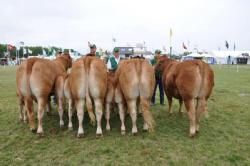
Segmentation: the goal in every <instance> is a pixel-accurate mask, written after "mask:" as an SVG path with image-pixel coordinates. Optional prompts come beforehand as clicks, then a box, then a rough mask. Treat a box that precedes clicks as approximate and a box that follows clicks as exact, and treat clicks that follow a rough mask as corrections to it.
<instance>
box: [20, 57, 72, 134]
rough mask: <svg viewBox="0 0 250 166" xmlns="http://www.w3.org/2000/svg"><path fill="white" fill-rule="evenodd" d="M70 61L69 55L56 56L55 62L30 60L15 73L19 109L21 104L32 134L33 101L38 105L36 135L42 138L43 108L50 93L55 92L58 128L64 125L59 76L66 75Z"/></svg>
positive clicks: (39, 59)
mask: <svg viewBox="0 0 250 166" xmlns="http://www.w3.org/2000/svg"><path fill="white" fill-rule="evenodd" d="M71 64H72V59H71V57H70V55H69V54H63V55H61V56H58V57H57V58H56V59H55V60H52V61H51V60H47V59H41V58H30V59H28V60H26V61H25V62H24V63H22V64H21V65H20V66H19V67H18V68H17V71H16V83H17V94H18V98H19V107H20V110H22V107H23V104H24V105H25V109H26V111H27V112H28V118H29V125H30V129H31V131H32V132H35V131H36V128H35V122H34V113H33V100H35V101H36V102H37V103H38V114H37V116H38V128H37V134H39V135H40V136H43V127H42V118H43V114H44V108H45V106H46V104H47V103H48V98H49V96H50V94H51V92H53V91H54V92H55V93H56V95H57V99H58V106H59V109H58V112H59V116H60V126H63V125H64V122H63V119H62V116H63V106H62V105H63V103H62V102H63V80H62V79H60V76H61V75H64V74H66V71H67V69H68V68H70V67H71Z"/></svg>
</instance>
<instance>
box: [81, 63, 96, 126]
mask: <svg viewBox="0 0 250 166" xmlns="http://www.w3.org/2000/svg"><path fill="white" fill-rule="evenodd" d="M83 63H84V69H85V75H86V79H85V80H86V82H85V85H86V108H87V111H88V114H89V118H90V123H91V124H92V125H95V121H96V119H95V114H94V111H93V105H92V101H91V98H90V94H89V82H88V80H89V69H90V63H91V59H88V58H84V59H83Z"/></svg>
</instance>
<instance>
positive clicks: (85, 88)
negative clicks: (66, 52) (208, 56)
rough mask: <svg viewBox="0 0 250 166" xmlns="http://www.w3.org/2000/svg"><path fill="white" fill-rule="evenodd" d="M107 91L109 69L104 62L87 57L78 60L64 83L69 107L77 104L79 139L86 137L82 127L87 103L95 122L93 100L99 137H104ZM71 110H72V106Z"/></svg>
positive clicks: (70, 114) (70, 124)
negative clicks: (102, 121)
mask: <svg viewBox="0 0 250 166" xmlns="http://www.w3.org/2000/svg"><path fill="white" fill-rule="evenodd" d="M106 90H107V68H106V65H105V64H104V62H103V61H102V60H101V59H99V58H97V57H91V56H86V57H82V58H80V59H78V60H77V61H75V62H74V63H73V65H72V69H71V72H70V74H69V75H68V78H67V79H66V81H65V83H64V91H65V92H64V93H65V96H66V97H67V98H69V99H70V100H69V105H72V103H74V104H75V107H76V110H77V117H78V123H79V127H78V132H77V137H82V136H83V135H84V130H83V126H82V122H83V117H84V111H83V108H84V105H85V101H86V105H87V110H88V112H89V115H90V119H91V121H94V120H95V117H94V114H93V113H91V112H93V108H92V100H93V102H94V106H95V114H96V120H97V130H96V135H97V137H99V136H102V128H101V119H102V114H103V104H104V98H105V94H106ZM70 108H72V107H71V106H70ZM71 116H72V112H71V109H69V119H70V120H69V128H71V127H72V122H71Z"/></svg>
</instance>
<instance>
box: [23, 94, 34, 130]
mask: <svg viewBox="0 0 250 166" xmlns="http://www.w3.org/2000/svg"><path fill="white" fill-rule="evenodd" d="M24 105H25V111H27V113H28V117H29V125H30V130H31V131H32V132H33V133H34V132H36V128H35V120H34V112H33V101H32V99H31V98H26V99H25V100H24Z"/></svg>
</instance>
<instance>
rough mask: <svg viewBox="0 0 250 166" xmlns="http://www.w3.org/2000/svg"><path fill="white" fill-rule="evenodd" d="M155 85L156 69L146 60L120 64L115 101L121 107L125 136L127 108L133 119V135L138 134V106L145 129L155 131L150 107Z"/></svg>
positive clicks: (116, 77) (122, 131)
mask: <svg viewBox="0 0 250 166" xmlns="http://www.w3.org/2000/svg"><path fill="white" fill-rule="evenodd" d="M154 85H155V79H154V69H153V67H152V66H151V65H150V64H149V63H148V62H147V61H146V60H144V59H130V60H124V61H122V62H121V63H120V64H119V67H118V69H117V71H116V73H115V87H116V89H115V101H116V103H118V107H119V114H120V119H121V133H122V134H125V125H124V118H125V106H127V108H128V112H129V114H130V116H131V119H132V134H136V133H137V132H138V130H137V126H136V119H137V112H136V111H137V105H138V106H139V107H140V108H141V111H142V115H143V118H144V125H143V129H144V130H149V131H153V129H154V124H155V123H154V119H153V117H152V115H151V112H150V111H149V107H150V100H151V97H152V94H153V89H154ZM124 103H125V104H126V105H124Z"/></svg>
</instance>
